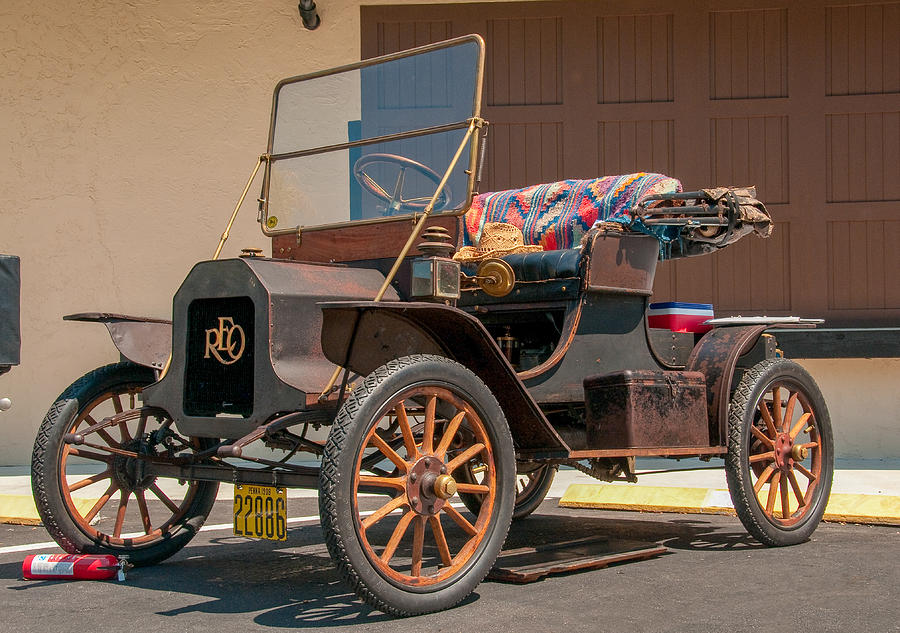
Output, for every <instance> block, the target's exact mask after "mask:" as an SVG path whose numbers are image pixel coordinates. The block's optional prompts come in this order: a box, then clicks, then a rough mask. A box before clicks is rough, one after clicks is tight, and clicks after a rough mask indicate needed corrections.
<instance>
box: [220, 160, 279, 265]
mask: <svg viewBox="0 0 900 633" xmlns="http://www.w3.org/2000/svg"><path fill="white" fill-rule="evenodd" d="M267 160H268V156H267V155H266V154H263V155H262V156H260V157H259V160H257V161H256V167H254V168H253V173H252V174H250V178H249V180H247V186H246V187H244V192H243V193H242V194H241V197H240V199H238V201H237V204H236V205H235V206H234V211H232V213H231V219H230V220H228V224H226V225H225V232H224V233H222V238H221V239H220V240H219V246H218V247H216V252H215V254H214V255H213V256H212V258H213V259H214V260H216V259H219V253H221V252H222V247H223V246H225V242H226V241H228V234H229V233H231V227H232V225H233V224H234V220H235V218H237V214H238V211H239V210H240V208H241V205H242V204H244V198H246V197H247V192H248V191H250V185H252V184H253V179H254V178H256V174H257V173H259V167H260V165H262V164H263V162H264V161H267Z"/></svg>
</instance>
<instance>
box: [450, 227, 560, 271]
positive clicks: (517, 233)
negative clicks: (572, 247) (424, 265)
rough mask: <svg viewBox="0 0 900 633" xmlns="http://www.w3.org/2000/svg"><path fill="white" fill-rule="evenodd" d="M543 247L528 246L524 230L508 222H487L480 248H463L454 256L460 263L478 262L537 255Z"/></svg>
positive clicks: (479, 244) (479, 243)
mask: <svg viewBox="0 0 900 633" xmlns="http://www.w3.org/2000/svg"><path fill="white" fill-rule="evenodd" d="M542 250H544V249H543V247H541V246H526V245H525V239H524V238H523V237H522V230H521V229H520V228H519V227H517V226H514V225H512V224H507V223H506V222H487V223H485V225H484V230H483V231H482V232H481V240H480V241H479V242H478V246H477V247H476V246H463V247H462V248H461V249H459V251H458V252H457V253H456V254H455V255H454V256H453V259H455V260H456V261H459V262H477V261H480V260H482V259H487V258H488V257H502V256H503V255H511V254H513V253H537V252H540V251H542Z"/></svg>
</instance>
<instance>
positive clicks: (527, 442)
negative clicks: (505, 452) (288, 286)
mask: <svg viewBox="0 0 900 633" xmlns="http://www.w3.org/2000/svg"><path fill="white" fill-rule="evenodd" d="M320 305H321V307H322V311H323V312H324V314H325V319H324V326H323V329H322V349H323V351H324V352H325V355H326V357H327V358H328V359H329V360H331V361H332V362H334V363H336V364H343V363H346V364H347V365H348V366H349V367H350V368H351V369H352V370H353V371H355V372H357V373H359V374H360V375H366V374H368V373H369V372H371V371H372V370H373V369H375V368H376V367H379V366H380V365H383V364H384V363H386V362H387V361H389V360H392V359H394V358H399V357H400V356H405V355H408V354H414V353H431V354H440V355H442V356H446V357H448V358H452V359H453V360H456V361H457V362H459V363H461V364H462V365H464V366H466V367H467V368H469V369H470V370H471V371H473V372H474V373H475V374H477V375H478V376H479V378H481V380H483V381H484V382H485V384H486V385H487V386H488V388H489V389H490V390H491V392H492V393H493V394H494V396H495V397H496V398H497V400H498V401H499V403H500V406H501V407H502V409H503V411H504V413H505V414H506V419H507V422H508V423H509V427H510V430H511V432H512V435H513V440H514V441H515V442H516V446H517V448H520V447H521V448H526V449H539V450H542V451H546V452H547V453H548V454H549V455H558V456H565V455H566V454H568V447H567V446H566V444H565V442H563V440H562V439H561V438H560V437H559V435H558V434H557V433H556V431H555V430H554V429H553V427H552V426H551V425H550V423H549V422H548V421H547V419H546V418H545V417H544V414H543V413H542V412H541V410H540V408H539V407H538V406H537V403H536V402H535V401H534V399H533V398H532V397H531V395H530V394H529V393H528V391H527V390H526V389H525V386H524V385H523V384H522V381H521V380H520V379H519V378H518V376H516V373H515V370H514V369H513V368H512V366H510V364H509V361H507V360H506V357H505V356H503V353H502V352H501V351H500V349H499V348H498V347H497V345H496V343H495V342H494V340H493V339H492V338H491V336H490V334H489V333H488V331H487V330H486V329H485V328H484V326H483V325H482V324H481V322H480V321H478V320H477V319H476V318H475V317H473V316H471V315H469V314H467V313H465V312H463V311H462V310H458V309H457V308H453V307H449V306H445V305H440V304H432V303H398V302H380V303H374V302H332V303H323V304H320ZM357 320H358V325H359V327H357ZM354 329H355V335H353V334H352V333H353V331H354Z"/></svg>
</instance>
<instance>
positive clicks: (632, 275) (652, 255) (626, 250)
mask: <svg viewBox="0 0 900 633" xmlns="http://www.w3.org/2000/svg"><path fill="white" fill-rule="evenodd" d="M588 244H589V247H590V249H589V251H588V252H587V253H586V257H587V262H586V272H587V274H586V276H585V283H586V284H587V287H588V288H589V289H590V288H591V287H597V288H602V289H605V290H607V291H627V292H631V293H637V294H646V295H647V296H649V295H650V294H651V293H652V292H653V279H654V276H655V274H656V262H657V259H658V257H659V242H657V241H656V238H654V237H650V236H648V235H639V234H635V233H620V232H616V231H597V232H596V233H594V234H593V236H592V237H591V238H590V241H589V243H588ZM586 246H587V245H586Z"/></svg>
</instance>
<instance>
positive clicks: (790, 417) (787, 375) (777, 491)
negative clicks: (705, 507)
mask: <svg viewBox="0 0 900 633" xmlns="http://www.w3.org/2000/svg"><path fill="white" fill-rule="evenodd" d="M728 432H729V435H728V454H727V455H726V458H725V475H726V479H727V481H728V490H729V491H730V493H731V499H732V502H733V503H734V509H735V511H736V512H737V515H738V517H739V518H740V520H741V522H742V523H743V524H744V527H745V528H746V529H747V531H748V532H750V534H752V535H753V536H754V537H756V539H757V540H758V541H760V542H762V543H765V544H766V545H772V546H781V545H794V544H796V543H801V542H803V541H805V540H807V539H808V538H809V536H810V535H811V534H812V533H813V531H814V530H815V529H816V526H818V524H819V521H821V520H822V516H823V515H824V514H825V506H826V504H827V503H828V496H829V494H830V492H831V479H832V474H833V470H834V444H833V440H832V433H831V419H830V418H829V416H828V409H827V408H826V407H825V400H824V398H823V397H822V393H821V392H820V391H819V388H818V386H817V385H816V383H815V381H814V380H813V379H812V376H810V375H809V374H808V373H807V372H806V370H805V369H803V368H802V367H800V365H798V364H796V363H794V362H791V361H789V360H785V359H780V358H779V359H771V360H764V361H762V362H760V363H757V364H756V365H755V366H753V367H752V368H751V369H749V370H748V371H747V372H746V373H745V374H744V375H743V377H742V378H741V381H740V383H739V384H738V387H737V389H736V390H735V392H734V395H733V397H732V400H731V405H730V407H729V416H728Z"/></svg>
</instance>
